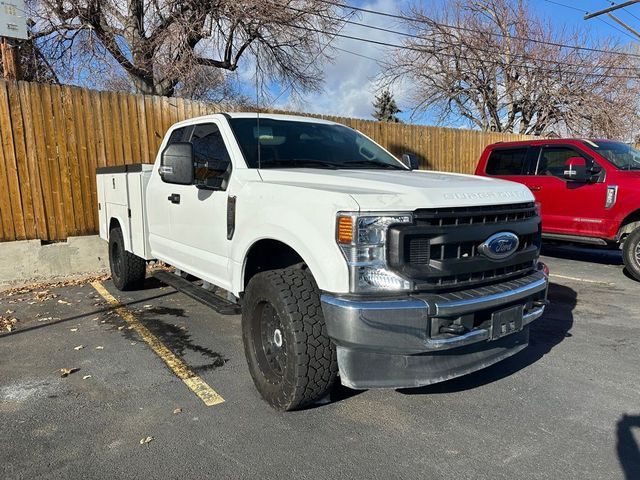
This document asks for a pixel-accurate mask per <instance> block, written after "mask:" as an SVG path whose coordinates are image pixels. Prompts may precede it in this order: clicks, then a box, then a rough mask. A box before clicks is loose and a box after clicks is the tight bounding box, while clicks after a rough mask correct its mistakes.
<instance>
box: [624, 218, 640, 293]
mask: <svg viewBox="0 0 640 480" xmlns="http://www.w3.org/2000/svg"><path fill="white" fill-rule="evenodd" d="M622 259H623V260H624V265H625V267H627V270H628V271H629V273H630V274H631V275H632V276H633V278H635V279H636V280H638V281H640V228H636V229H635V230H634V231H633V232H631V233H630V234H629V235H628V236H627V238H626V239H625V241H624V244H623V246H622Z"/></svg>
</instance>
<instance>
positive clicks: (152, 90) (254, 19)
mask: <svg viewBox="0 0 640 480" xmlns="http://www.w3.org/2000/svg"><path fill="white" fill-rule="evenodd" d="M290 4H295V5H296V6H297V7H300V8H296V9H293V8H290ZM30 7H31V16H32V18H34V20H35V25H36V27H35V30H36V33H35V37H36V38H37V39H38V42H39V45H40V46H41V48H42V50H43V51H45V52H46V53H47V55H48V56H49V58H50V59H51V62H52V63H53V64H54V65H55V66H56V68H58V69H61V70H64V71H65V73H66V75H67V76H70V77H72V78H74V77H75V78H77V77H82V78H86V77H87V75H92V76H99V77H102V78H106V81H107V82H112V83H116V84H117V83H120V84H122V78H117V77H118V75H119V73H120V72H126V78H127V79H128V81H129V82H130V85H132V87H133V90H134V91H136V92H139V93H145V94H153V95H165V96H171V95H174V94H176V93H182V94H184V93H186V94H188V95H195V94H196V93H197V94H201V93H202V90H203V88H204V87H205V84H204V83H203V80H204V79H206V78H207V76H208V78H209V82H210V84H211V85H213V86H215V85H217V86H218V87H220V85H221V84H223V83H224V81H225V78H224V76H221V74H220V72H234V71H236V70H237V69H238V66H239V65H240V61H241V59H242V58H244V57H246V56H247V53H248V52H250V51H252V52H253V54H254V55H255V57H256V58H257V59H258V60H257V61H259V63H260V68H261V71H264V72H266V74H267V75H268V79H267V80H276V81H280V82H286V83H289V84H291V86H292V88H293V90H294V91H295V92H298V91H299V92H302V91H309V90H314V89H317V88H319V87H320V85H321V83H322V70H321V68H320V67H319V63H320V62H321V61H322V60H323V59H326V58H328V57H326V55H327V52H325V49H324V47H325V44H326V42H327V41H328V40H329V39H330V35H331V33H332V32H334V31H335V29H336V28H337V27H338V26H339V23H340V22H339V21H336V20H334V19H333V18H335V17H333V16H332V15H330V14H331V13H332V8H333V7H331V6H330V5H328V4H326V3H325V2H322V1H320V0H287V1H275V0H32V1H31V4H30ZM317 13H320V14H322V16H318V15H316V14H317ZM311 31H313V32H316V31H321V32H323V33H312V32H311ZM311 58H314V59H315V60H317V61H318V62H312V63H311V64H310V61H309V59H311ZM114 76H115V77H116V78H114ZM120 77H122V75H120ZM221 82H222V83H221ZM205 83H206V82H205ZM204 90H205V91H206V90H207V89H206V88H204Z"/></svg>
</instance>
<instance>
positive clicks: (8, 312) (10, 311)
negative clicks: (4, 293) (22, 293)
mask: <svg viewBox="0 0 640 480" xmlns="http://www.w3.org/2000/svg"><path fill="white" fill-rule="evenodd" d="M5 313H6V314H7V315H11V314H12V313H13V310H7V311H6V312H5Z"/></svg>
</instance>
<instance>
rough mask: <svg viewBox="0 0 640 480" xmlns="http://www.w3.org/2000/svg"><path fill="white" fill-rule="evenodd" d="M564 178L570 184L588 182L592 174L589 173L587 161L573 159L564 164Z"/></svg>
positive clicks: (578, 158)
mask: <svg viewBox="0 0 640 480" xmlns="http://www.w3.org/2000/svg"><path fill="white" fill-rule="evenodd" d="M564 178H565V180H568V181H570V182H587V181H588V180H589V178H591V174H590V173H589V172H588V171H587V160H586V159H584V158H582V157H571V158H569V159H568V160H567V161H566V162H565V163H564Z"/></svg>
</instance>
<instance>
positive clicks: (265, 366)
mask: <svg viewBox="0 0 640 480" xmlns="http://www.w3.org/2000/svg"><path fill="white" fill-rule="evenodd" d="M242 340H243V343H244V350H245V356H246V358H247V364H248V366H249V372H250V373H251V377H252V378H253V382H254V384H255V386H256V388H257V389H258V392H260V395H262V397H263V398H264V399H265V401H266V402H267V403H269V404H270V405H271V406H272V407H274V408H276V409H277V410H295V409H299V408H303V407H305V406H308V405H310V404H312V403H313V402H315V401H317V400H319V399H321V398H323V397H324V396H325V395H327V394H328V393H329V392H330V391H331V388H332V387H333V384H334V383H335V380H336V376H337V373H338V362H337V358H336V349H335V346H334V345H333V343H332V342H331V339H330V338H329V336H328V335H327V328H326V325H325V322H324V316H323V314H322V307H321V305H320V295H319V293H318V287H317V286H316V284H315V281H314V280H313V277H312V276H311V273H310V272H309V271H308V270H302V269H299V268H286V269H282V270H271V271H268V272H263V273H258V274H256V275H255V276H254V277H253V278H251V281H250V282H249V285H248V286H247V290H246V295H245V298H244V303H243V308H242Z"/></svg>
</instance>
